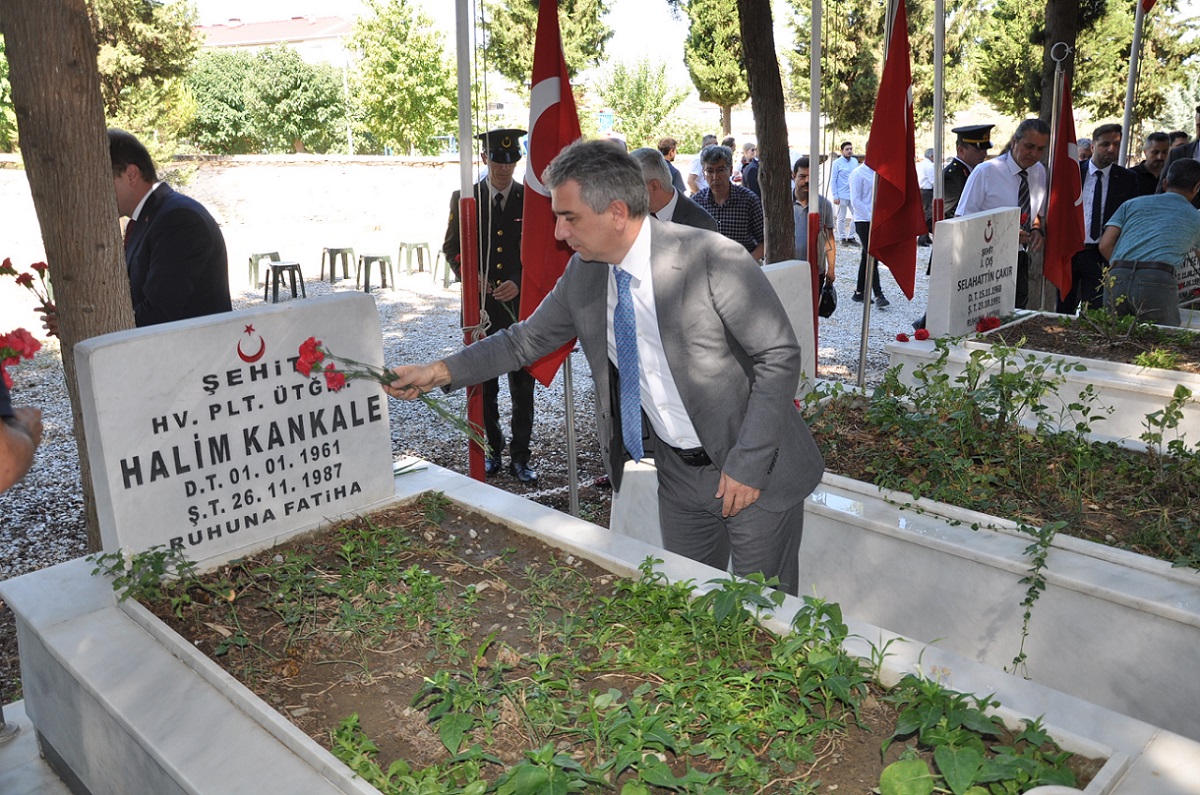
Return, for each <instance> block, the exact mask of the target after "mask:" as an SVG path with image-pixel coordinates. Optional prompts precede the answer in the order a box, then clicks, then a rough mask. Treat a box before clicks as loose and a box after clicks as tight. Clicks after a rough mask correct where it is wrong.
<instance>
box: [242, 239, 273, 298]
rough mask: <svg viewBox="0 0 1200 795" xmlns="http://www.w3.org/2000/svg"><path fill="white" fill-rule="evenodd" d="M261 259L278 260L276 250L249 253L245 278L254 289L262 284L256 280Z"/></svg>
mask: <svg viewBox="0 0 1200 795" xmlns="http://www.w3.org/2000/svg"><path fill="white" fill-rule="evenodd" d="M263 260H270V261H271V262H278V261H279V252H278V251H264V252H260V253H258V254H251V255H250V267H249V268H248V269H247V271H246V279H247V280H248V281H249V282H250V286H251V287H253V288H254V289H255V290H257V289H258V285H260V284H262V282H260V281H259V280H258V264H259V263H260V262H262V261H263ZM264 300H265V299H264Z"/></svg>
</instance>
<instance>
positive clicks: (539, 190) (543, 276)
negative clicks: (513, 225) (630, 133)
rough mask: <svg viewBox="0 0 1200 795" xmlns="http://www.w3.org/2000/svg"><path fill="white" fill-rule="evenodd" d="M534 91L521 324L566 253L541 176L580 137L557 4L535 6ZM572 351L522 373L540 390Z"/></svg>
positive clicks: (551, 284)
mask: <svg viewBox="0 0 1200 795" xmlns="http://www.w3.org/2000/svg"><path fill="white" fill-rule="evenodd" d="M532 85H533V88H532V90H531V91H530V92H529V163H528V165H527V166H526V168H525V211H524V212H525V217H524V219H523V220H522V221H521V319H522V320H524V319H525V318H527V317H529V316H530V315H531V314H533V310H535V309H537V308H538V306H539V305H540V304H541V303H542V299H543V298H545V297H546V296H547V295H548V294H549V293H550V291H551V290H552V289H554V285H555V283H556V282H557V281H558V277H560V276H562V273H563V270H565V269H566V267H567V260H569V259H570V258H571V254H572V251H571V248H570V246H568V245H566V244H565V243H563V242H561V241H558V240H555V239H554V223H555V218H554V212H553V210H551V208H550V192H549V191H548V190H546V187H545V186H544V185H542V180H541V176H542V172H543V171H545V169H546V166H548V165H549V164H550V161H551V160H553V159H554V158H555V157H556V156H557V155H558V153H559V152H561V151H562V150H563V148H564V147H566V146H567V145H568V144H570V143H573V142H575V141H577V140H578V139H579V138H580V132H579V114H578V113H577V112H576V110H575V96H574V94H572V93H571V81H570V78H569V77H568V76H567V61H566V59H565V58H564V57H563V48H562V38H561V33H560V32H559V28H558V3H556V2H550V3H539V4H538V25H537V40H536V42H535V43H534V47H533V80H532ZM574 348H575V341H574V340H571V342H569V343H567V344H566V345H564V346H563V347H561V348H559V349H558V350H557V351H555V352H554V353H551V354H549V355H547V356H544V357H543V358H541V359H539V360H538V361H536V362H534V363H533V364H532V365H530V366H529V367H527V368H526V369H527V370H528V371H529V373H530V375H532V376H533V377H534V378H536V379H537V380H539V381H541V382H542V384H543V385H544V386H549V385H550V382H551V381H553V380H554V374H555V373H557V372H558V368H559V366H560V365H561V364H562V363H563V360H564V359H566V358H567V356H568V355H570V353H571V351H572V350H573V349H574Z"/></svg>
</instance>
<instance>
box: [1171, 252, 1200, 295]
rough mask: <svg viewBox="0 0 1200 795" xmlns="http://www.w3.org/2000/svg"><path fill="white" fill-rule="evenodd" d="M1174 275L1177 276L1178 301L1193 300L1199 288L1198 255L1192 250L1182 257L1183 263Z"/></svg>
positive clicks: (1199, 259) (1199, 266)
mask: <svg viewBox="0 0 1200 795" xmlns="http://www.w3.org/2000/svg"><path fill="white" fill-rule="evenodd" d="M1175 275H1176V276H1178V277H1179V303H1181V304H1184V303H1187V302H1188V301H1193V300H1195V298H1196V291H1197V290H1200V257H1198V256H1197V254H1196V252H1195V251H1194V250H1193V251H1189V252H1188V255H1187V256H1186V257H1184V258H1183V265H1182V266H1181V267H1180V268H1179V270H1177V271H1176V272H1175Z"/></svg>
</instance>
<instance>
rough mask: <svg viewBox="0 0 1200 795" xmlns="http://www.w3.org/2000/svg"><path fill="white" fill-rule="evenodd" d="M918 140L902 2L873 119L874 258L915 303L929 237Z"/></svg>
mask: <svg viewBox="0 0 1200 795" xmlns="http://www.w3.org/2000/svg"><path fill="white" fill-rule="evenodd" d="M915 137H916V126H915V125H914V124H913V94H912V64H911V62H910V59H909V50H908V15H907V14H906V13H905V9H904V0H899V2H897V3H896V18H895V20H894V21H893V22H892V39H891V42H890V43H889V44H888V50H887V60H886V61H884V64H883V76H882V77H881V78H880V80H879V98H878V101H876V103H875V116H874V117H873V118H872V119H871V139H870V141H868V143H867V157H866V163H867V165H868V166H870V167H871V168H872V169H874V170H875V173H876V175H878V181H877V182H876V187H875V209H874V210H873V211H872V216H871V241H870V253H871V256H873V257H875V258H876V259H878V260H879V261H880V262H881V263H883V264H884V265H887V266H888V270H890V271H891V272H892V276H893V277H894V278H895V279H896V284H898V285H900V289H901V290H903V291H904V294H905V295H906V296H908V299H909V300H910V301H911V300H912V297H913V288H914V286H915V284H916V278H917V238H918V237H919V236H920V235H923V234H925V232H926V227H925V207H924V204H922V202H921V187H920V185H919V184H918V183H917V165H916V149H917V148H916V141H915Z"/></svg>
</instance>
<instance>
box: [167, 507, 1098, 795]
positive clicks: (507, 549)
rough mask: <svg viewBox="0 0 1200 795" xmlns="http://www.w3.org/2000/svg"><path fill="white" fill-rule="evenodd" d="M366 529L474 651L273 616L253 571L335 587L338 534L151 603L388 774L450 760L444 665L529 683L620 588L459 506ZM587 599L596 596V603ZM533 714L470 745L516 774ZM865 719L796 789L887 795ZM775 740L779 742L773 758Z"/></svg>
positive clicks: (878, 722) (578, 751)
mask: <svg viewBox="0 0 1200 795" xmlns="http://www.w3.org/2000/svg"><path fill="white" fill-rule="evenodd" d="M357 521H358V522H362V521H366V520H361V519H360V520H357ZM369 521H370V522H371V523H372V525H373V526H374V527H376V528H406V529H407V530H409V531H410V532H411V531H413V530H415V531H416V537H417V538H418V539H423V540H424V543H422V544H419V545H414V546H413V547H412V548H411V549H410V550H409V551H408V552H406V553H405V557H404V560H403V561H401V563H402V567H403V568H406V569H407V568H409V567H417V568H419V569H422V570H425V571H428V572H430V573H432V574H433V575H435V576H436V577H438V578H441V579H443V580H444V581H445V582H447V583H448V584H449V588H448V590H449V591H452V592H454V593H462V592H465V591H467V590H468V589H469V588H472V587H473V589H474V592H475V594H476V595H477V597H478V600H477V602H476V604H475V607H476V608H477V609H478V614H477V615H476V616H475V617H474V618H473V620H472V622H471V624H470V627H471V629H470V637H466V638H464V639H463V640H462V642H461V645H460V648H461V649H462V651H463V656H462V657H460V658H459V659H458V660H455V661H447V659H446V658H445V656H444V651H445V644H440V643H438V642H437V641H435V640H434V637H433V636H434V634H435V632H436V631H437V627H438V625H439V622H440V621H443V620H444V617H441V616H439V615H437V614H435V613H433V612H431V613H430V614H428V615H424V614H423V615H421V616H420V618H419V621H418V622H417V623H416V625H415V626H414V627H411V628H406V629H394V630H392V631H390V632H386V633H383V634H379V633H372V634H371V635H370V636H359V635H355V634H353V633H348V632H345V631H340V632H339V631H325V630H323V629H322V626H323V625H331V624H333V623H334V618H333V616H334V614H336V613H337V612H338V611H344V610H346V609H354V608H355V607H358V606H361V605H363V604H364V603H365V601H377V597H379V596H380V595H378V594H375V595H372V594H358V595H347V597H346V599H345V601H344V602H342V603H341V604H340V605H339V604H335V603H333V601H334V600H330V601H331V603H330V604H325V605H320V604H317V605H314V608H315V609H317V610H318V612H319V615H318V616H315V617H314V619H313V621H310V622H306V624H305V627H304V628H303V629H302V628H300V627H291V628H289V627H286V626H284V624H283V622H281V620H280V617H279V614H278V613H277V612H276V611H275V610H273V609H270V608H269V607H268V603H269V602H270V601H271V600H273V599H274V598H275V595H273V594H270V593H263V592H262V590H261V589H260V588H258V586H257V585H256V575H255V573H254V572H256V571H258V570H259V568H260V567H270V566H272V565H274V564H275V563H277V562H279V561H280V560H281V557H280V555H281V554H287V555H288V558H289V559H291V558H292V553H293V552H294V553H296V554H301V555H305V556H310V557H311V566H310V568H309V571H308V574H307V575H306V576H314V577H320V578H324V579H326V580H336V579H337V575H336V574H335V572H337V571H339V570H340V569H341V568H342V567H343V566H344V565H345V562H344V560H343V558H342V557H341V556H340V555H339V549H340V547H339V544H340V538H341V536H339V534H338V531H337V530H336V529H331V530H327V531H323V532H321V533H319V534H317V535H314V536H311V537H309V538H306V539H304V540H302V541H296V542H292V543H289V544H288V545H286V547H284V548H281V549H276V550H271V551H268V552H265V553H262V554H260V555H258V556H256V557H254V558H252V559H249V560H248V561H247V562H246V564H245V565H243V566H240V567H232V566H231V567H227V568H225V569H222V570H220V571H218V572H215V573H214V574H213V575H212V576H210V577H208V578H206V579H207V580H208V581H210V582H215V581H218V580H220V581H222V582H224V583H225V585H224V586H222V587H227V588H228V591H227V593H228V596H226V597H225V598H224V599H222V598H217V599H213V598H211V597H210V596H208V595H207V594H206V593H205V592H203V591H201V590H199V589H192V590H191V592H190V593H191V594H192V596H193V598H194V601H193V602H192V604H190V605H188V606H186V607H185V608H184V609H183V611H182V612H181V615H180V616H176V615H174V614H173V612H172V610H171V607H170V605H169V604H164V603H157V604H150V605H148V607H150V609H151V610H153V611H154V612H155V613H156V614H157V615H159V617H160V618H162V619H163V620H164V621H165V622H167V623H168V624H169V625H170V626H172V627H173V628H174V629H175V630H176V631H177V632H179V633H180V634H181V635H182V636H183V637H184V638H185V639H186V640H187V641H188V642H189V643H192V644H194V645H195V646H196V647H197V648H198V649H199V650H200V651H201V652H203V653H205V654H207V655H209V656H210V657H212V658H213V659H214V660H215V661H216V662H217V664H219V665H220V666H222V667H223V668H224V669H225V670H227V671H229V672H230V673H231V674H232V675H233V676H235V677H236V678H238V679H239V680H240V681H242V682H243V683H244V684H245V685H247V686H248V687H249V688H250V689H252V690H253V691H254V692H255V693H256V694H258V695H259V696H260V697H261V698H263V699H264V700H265V701H266V702H267V703H269V704H271V705H272V706H273V707H274V708H275V709H277V710H279V711H280V712H281V713H282V714H284V715H285V716H287V717H288V718H289V719H290V720H291V721H292V722H293V723H294V724H295V725H296V726H298V727H299V728H300V729H301V730H302V731H304V732H305V733H306V734H308V735H309V736H310V737H312V738H313V739H314V740H315V741H316V742H318V743H319V744H321V745H322V746H324V747H325V748H330V747H331V736H332V733H333V731H334V729H335V728H336V727H337V726H338V724H339V723H341V722H342V721H343V720H345V719H346V718H347V717H348V716H350V715H353V714H357V715H358V718H359V725H360V726H361V727H362V729H363V730H364V731H365V733H366V734H367V735H368V736H369V737H370V738H371V739H372V741H373V742H374V743H376V744H377V745H378V747H379V756H378V758H377V760H376V761H377V762H378V763H379V764H380V766H381V767H382V768H383V769H384V770H386V769H387V767H388V765H389V764H390V763H391V762H392V761H393V760H395V759H404V760H408V762H409V763H410V764H411V765H412V766H413V767H414V768H421V767H425V766H428V765H430V764H434V763H438V762H444V761H445V760H446V759H447V758H448V757H449V756H450V754H449V753H448V751H447V749H446V747H445V746H444V745H443V743H442V742H441V740H440V739H439V734H438V729H437V725H436V724H431V722H430V720H429V715H428V712H427V711H426V710H423V709H417V708H414V706H413V704H414V699H415V698H416V697H417V695H418V692H419V691H420V689H421V687H422V685H423V684H424V682H425V681H426V680H427V679H428V678H433V677H435V676H436V675H437V674H438V673H439V672H440V671H445V670H457V671H470V670H471V669H472V661H473V660H476V659H477V660H478V665H479V670H481V671H484V672H486V671H488V670H489V669H491V668H492V667H494V666H495V667H497V668H500V667H505V668H507V674H506V676H512V677H524V676H529V675H531V674H532V673H533V672H534V671H535V669H536V667H537V666H536V663H535V661H536V660H538V659H539V655H552V654H555V653H557V652H560V651H562V650H563V647H562V646H561V644H560V642H559V640H558V638H557V637H556V634H555V632H554V630H553V627H554V626H555V622H556V621H559V620H560V619H562V617H564V616H567V615H570V614H573V613H575V612H576V611H580V612H581V614H583V615H586V604H585V600H590V599H595V598H597V597H598V596H599V597H603V596H604V595H606V594H611V593H612V592H613V589H614V584H615V583H616V582H617V578H616V577H615V575H613V574H611V573H609V572H606V571H604V570H601V569H599V568H597V567H595V566H593V565H591V564H590V563H587V562H586V561H582V560H579V559H576V558H573V557H571V556H567V555H565V554H564V553H562V552H561V551H557V550H553V549H551V548H549V547H547V546H545V545H544V544H542V543H540V542H539V541H536V540H534V539H531V538H529V537H527V536H523V535H521V534H518V533H515V532H512V531H510V530H508V529H506V528H505V527H503V526H500V525H497V524H495V523H493V522H490V521H488V520H486V519H484V518H482V517H480V516H477V515H472V514H470V513H466V512H464V511H462V510H461V509H459V508H458V507H457V506H453V505H451V507H450V508H449V509H448V512H447V514H446V516H445V517H444V518H443V519H441V521H440V522H439V523H438V524H433V523H430V522H429V521H428V520H427V515H426V514H424V513H423V512H422V510H421V509H419V508H417V507H415V506H408V507H400V508H395V509H391V510H389V511H386V512H384V513H382V514H376V515H374V516H372V517H370V520H369ZM380 532H388V531H387V530H386V529H382V530H380ZM366 563H369V562H366ZM550 582H553V583H555V587H554V589H553V591H552V593H547V592H545V591H544V586H545V584H546V583H550ZM589 591H592V592H593V593H591V594H590V595H589V594H588V593H587V592H589ZM383 596H386V594H384V595H383ZM227 600H228V601H227ZM234 601H236V603H237V606H238V610H237V620H236V622H231V620H230V617H231V610H230V605H229V603H228V602H234ZM326 611H329V612H326ZM234 623H236V624H237V626H236V628H235V627H234ZM238 630H240V632H241V634H242V635H243V636H244V637H245V638H247V639H248V642H246V643H244V644H241V645H231V644H230V642H229V639H230V637H232V636H234V635H236V634H238V632H237V631H238ZM218 650H223V651H224V653H218ZM214 655H216V656H214ZM540 659H545V657H544V656H543V657H541V658H540ZM590 676H592V679H591V680H590V681H587V682H582V683H580V686H581V689H582V690H583V691H584V692H588V691H589V690H591V691H597V692H600V693H603V692H607V691H609V689H610V688H615V689H616V690H619V691H620V692H621V693H622V694H623V695H624V697H626V698H628V697H630V696H632V694H633V692H634V690H635V689H636V688H638V687H642V686H645V685H646V684H647V683H650V684H654V685H657V684H659V683H661V680H657V681H656V680H655V678H654V677H650V676H646V675H644V674H642V675H637V674H628V673H622V672H621V671H619V670H617V671H613V670H607V669H605V668H603V667H601V666H597V668H596V669H595V670H594V672H593V673H592V674H590ZM525 707H526V705H525V704H523V703H521V704H514V703H512V702H511V701H506V702H504V705H503V708H502V709H501V711H500V715H499V718H498V723H497V726H496V728H495V729H494V730H493V731H491V732H490V733H488V734H487V735H485V734H484V733H483V732H482V731H481V730H475V732H473V734H472V735H471V736H470V737H469V738H468V739H467V741H466V742H464V744H463V747H464V748H465V747H466V746H467V745H469V744H470V743H471V742H480V743H481V744H485V750H486V751H487V752H488V753H491V754H494V755H495V756H497V757H499V758H500V759H502V760H503V761H504V763H505V764H506V765H511V764H514V763H515V762H517V761H519V760H520V759H521V758H522V757H523V755H524V754H525V752H526V751H529V750H532V749H536V748H538V747H539V746H540V745H541V744H542V742H544V741H545V740H536V739H534V738H533V737H531V736H530V735H531V733H533V732H532V731H531V730H530V724H529V722H528V721H527V719H526V716H525V714H524V710H525ZM860 718H861V722H859V723H856V722H855V721H854V720H849V721H847V722H846V726H845V727H844V728H842V729H837V730H825V731H824V732H823V733H822V734H821V736H820V739H819V741H818V743H817V744H816V751H817V754H816V755H817V758H816V761H815V762H814V763H813V764H812V765H811V767H810V768H808V769H805V770H801V771H797V772H795V773H794V774H793V779H792V780H806V781H811V782H814V783H815V782H817V781H819V782H820V787H821V790H822V791H825V792H838V793H870V792H872V791H877V790H874V789H873V788H875V787H877V786H878V783H879V776H880V773H881V771H882V770H883V768H884V767H885V766H886V764H889V763H890V762H892V761H895V759H897V758H898V757H899V754H900V753H901V751H903V750H904V746H905V743H904V742H896V743H893V745H892V746H891V747H890V748H889V750H888V753H887V755H886V758H885V757H884V756H883V755H882V754H881V752H880V750H881V747H882V744H883V742H884V741H885V740H886V739H887V738H888V737H889V736H890V735H891V734H892V732H893V730H894V728H895V722H896V711H895V709H894V707H893V706H892V705H891V704H890V703H888V701H887V700H886V698H885V697H884V693H883V692H882V691H881V690H879V689H878V688H873V689H872V690H871V692H870V694H869V695H867V696H866V697H865V698H864V699H863V701H862V707H861V710H860ZM564 734H565V732H564ZM770 744H771V740H770V738H768V740H767V742H766V745H765V747H764V751H765V750H766V747H769V746H770ZM559 745H560V746H561V747H559V748H558V751H559V752H560V753H569V754H572V755H573V756H575V757H576V758H577V759H578V760H579V761H580V762H581V763H584V764H585V765H587V766H589V767H590V766H593V765H594V764H595V760H593V759H589V758H588V756H589V753H590V743H580V742H579V741H578V740H575V741H574V742H573V743H569V742H566V741H560V743H559ZM927 758H928V757H927ZM666 761H668V764H670V765H671V766H672V768H673V769H674V770H675V772H676V773H677V774H682V773H683V772H684V770H685V760H682V759H678V758H674V757H670V756H669V755H668V759H667V760H666ZM690 764H691V765H692V766H694V767H696V768H699V769H702V770H715V769H718V768H719V767H720V766H721V765H723V764H727V763H726V762H723V761H719V760H714V759H709V758H708V757H704V756H701V757H693V758H691V760H690ZM1099 765H1100V762H1090V761H1088V760H1080V768H1079V769H1078V770H1077V771H1076V772H1077V776H1081V777H1082V778H1081V780H1086V779H1088V778H1090V776H1091V775H1092V774H1093V773H1094V771H1095V770H1096V769H1098V767H1099ZM493 770H494V775H490V776H489V778H491V779H494V778H495V777H496V775H499V772H500V771H499V769H498V768H495V769H493ZM654 791H655V792H666V790H657V789H656V790H654ZM782 791H791V789H790V785H788V786H787V787H786V788H785V786H784V782H775V783H774V785H772V786H768V787H766V788H765V789H763V790H760V792H782Z"/></svg>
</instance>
